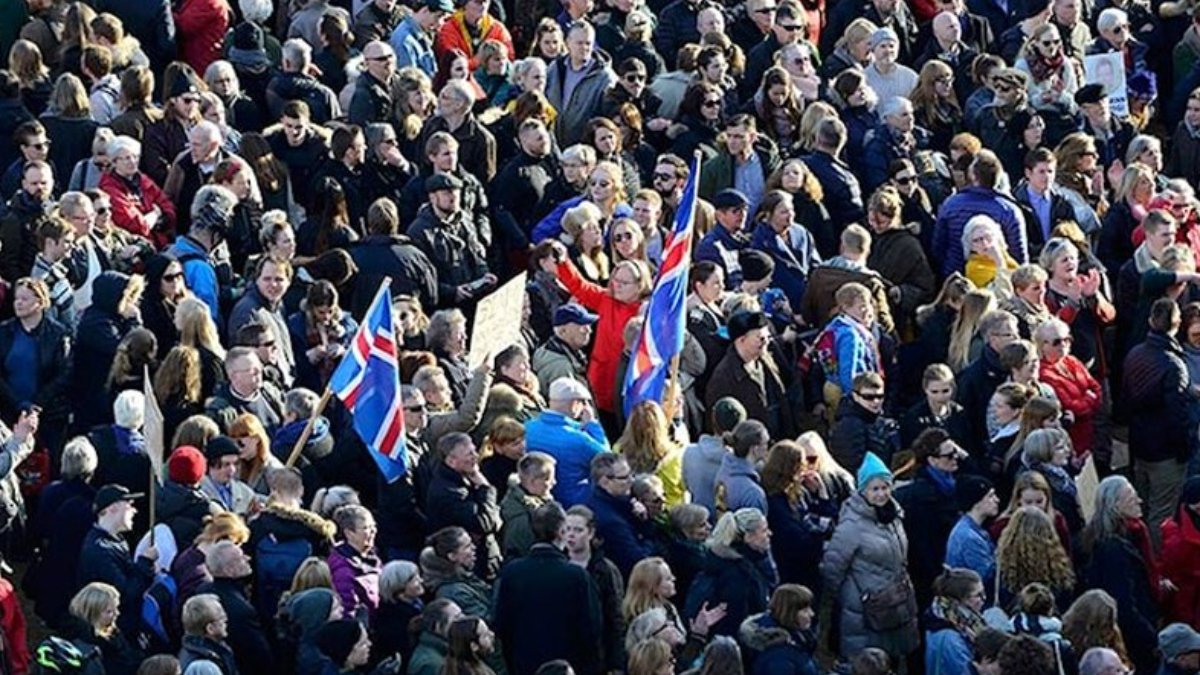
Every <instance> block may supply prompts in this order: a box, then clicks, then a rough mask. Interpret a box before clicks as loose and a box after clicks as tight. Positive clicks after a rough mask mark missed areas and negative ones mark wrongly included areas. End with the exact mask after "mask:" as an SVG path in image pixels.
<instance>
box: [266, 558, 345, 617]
mask: <svg viewBox="0 0 1200 675" xmlns="http://www.w3.org/2000/svg"><path fill="white" fill-rule="evenodd" d="M313 588H325V589H328V590H330V591H332V590H333V572H331V571H330V570H329V563H327V562H325V560H324V559H323V558H318V557H316V556H310V557H308V558H305V559H304V562H302V563H300V566H299V567H297V568H296V573H295V574H294V575H292V587H291V588H290V589H288V592H289V593H290V594H292V595H295V594H297V593H303V592H304V591H307V590H311V589H313ZM334 597H335V598H336V597H337V594H336V593H335V594H334ZM282 601H283V600H282V599H280V602H282ZM339 607H340V604H339Z"/></svg>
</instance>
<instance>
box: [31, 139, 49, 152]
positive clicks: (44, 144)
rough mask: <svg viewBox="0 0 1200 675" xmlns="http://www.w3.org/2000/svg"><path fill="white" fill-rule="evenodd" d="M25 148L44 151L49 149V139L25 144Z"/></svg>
mask: <svg viewBox="0 0 1200 675" xmlns="http://www.w3.org/2000/svg"><path fill="white" fill-rule="evenodd" d="M25 147H27V148H33V149H34V150H45V149H47V148H49V147H50V139H48V138H47V139H46V140H44V141H38V142H37V143H26V144H25Z"/></svg>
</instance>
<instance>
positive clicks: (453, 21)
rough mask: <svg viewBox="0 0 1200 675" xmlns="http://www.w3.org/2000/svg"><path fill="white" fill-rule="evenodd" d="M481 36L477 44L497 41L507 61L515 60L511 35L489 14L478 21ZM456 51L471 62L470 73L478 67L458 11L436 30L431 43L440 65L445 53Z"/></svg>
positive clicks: (461, 14) (473, 50) (461, 13)
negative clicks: (434, 37)
mask: <svg viewBox="0 0 1200 675" xmlns="http://www.w3.org/2000/svg"><path fill="white" fill-rule="evenodd" d="M480 27H481V28H482V30H481V31H480V33H481V34H482V35H483V37H482V38H480V40H479V44H483V41H484V40H498V41H500V42H502V43H504V46H505V47H506V48H507V49H508V60H509V61H512V60H515V59H516V58H517V52H516V50H515V49H513V41H512V35H511V34H509V32H508V29H507V28H505V27H504V24H502V23H500V22H499V21H497V20H496V19H495V18H494V17H492V16H491V15H490V14H485V15H483V19H482V20H481V21H480ZM452 49H457V50H459V51H460V52H462V53H464V54H466V55H467V58H468V59H470V60H471V72H475V69H476V68H478V67H479V60H478V59H477V58H476V57H475V48H474V47H472V46H471V38H470V37H469V36H468V34H467V26H466V23H465V20H464V19H463V10H461V9H460V10H458V11H457V12H455V13H454V16H452V17H450V20H449V21H447V22H446V23H444V24H442V27H441V29H440V30H438V34H437V38H436V39H435V40H434V42H433V52H434V54H435V55H437V59H438V63H441V60H442V55H443V54H445V53H446V52H448V51H450V50H452Z"/></svg>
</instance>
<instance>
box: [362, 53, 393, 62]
mask: <svg viewBox="0 0 1200 675" xmlns="http://www.w3.org/2000/svg"><path fill="white" fill-rule="evenodd" d="M363 58H365V59H366V60H368V61H391V60H392V59H394V58H396V57H395V56H393V55H392V54H384V55H383V56H366V57H363Z"/></svg>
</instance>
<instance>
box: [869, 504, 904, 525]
mask: <svg viewBox="0 0 1200 675" xmlns="http://www.w3.org/2000/svg"><path fill="white" fill-rule="evenodd" d="M874 509H875V520H876V521H878V522H879V524H880V525H891V524H892V522H893V521H895V520H896V517H897V516H899V515H900V512H899V509H898V508H897V507H896V502H894V501H891V500H889V501H888V503H886V504H884V505H883V506H876V507H874Z"/></svg>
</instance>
